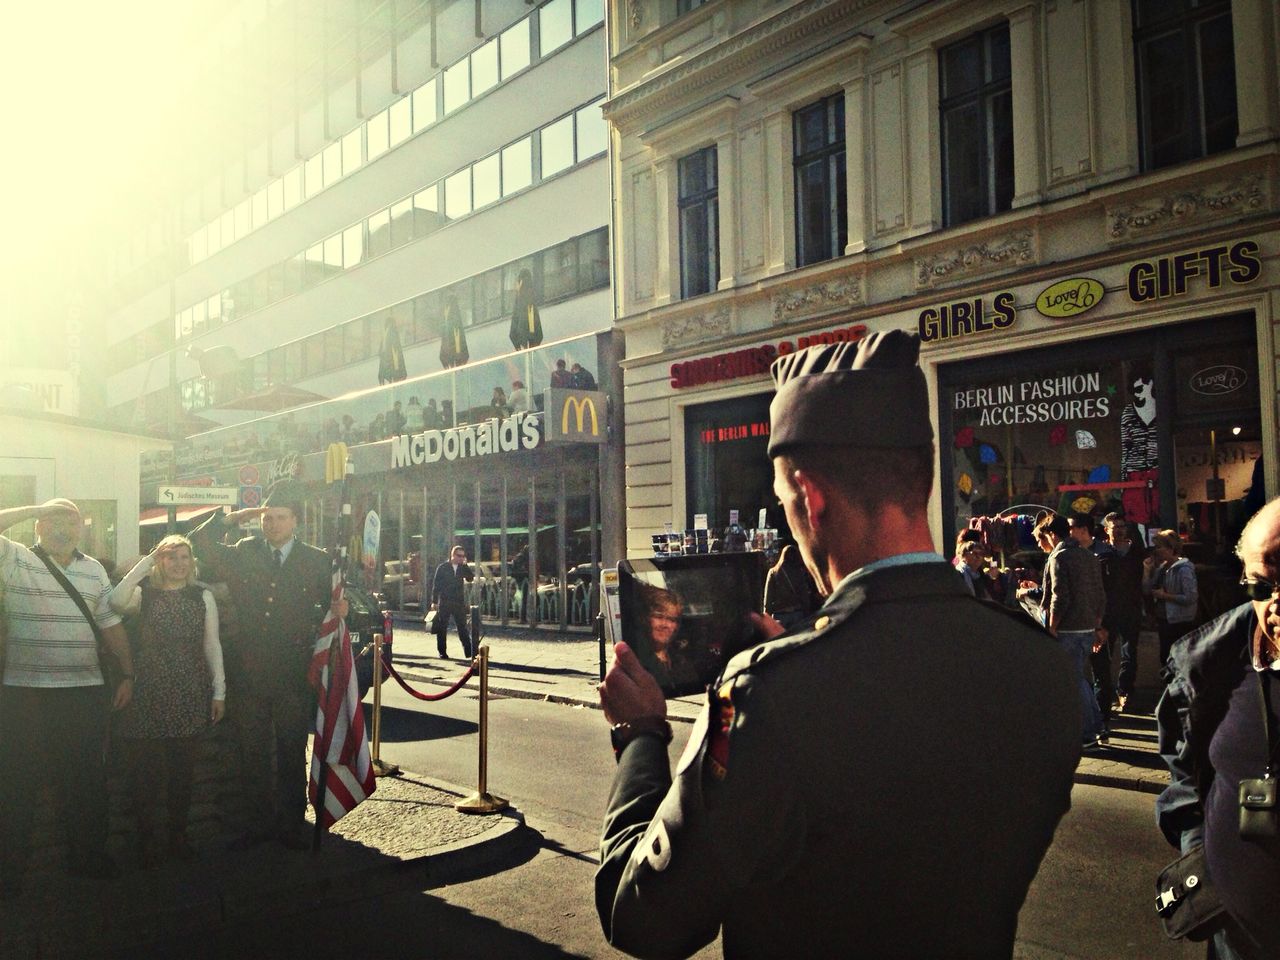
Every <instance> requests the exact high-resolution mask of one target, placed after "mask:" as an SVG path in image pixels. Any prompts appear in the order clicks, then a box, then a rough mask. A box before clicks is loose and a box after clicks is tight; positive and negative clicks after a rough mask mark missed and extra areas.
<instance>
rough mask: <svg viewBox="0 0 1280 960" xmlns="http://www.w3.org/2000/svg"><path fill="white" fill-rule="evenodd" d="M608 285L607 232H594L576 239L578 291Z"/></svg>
mask: <svg viewBox="0 0 1280 960" xmlns="http://www.w3.org/2000/svg"><path fill="white" fill-rule="evenodd" d="M608 285H609V231H608V230H596V231H594V232H592V233H588V234H587V235H586V236H585V237H579V238H578V289H579V290H595V289H597V288H598V287H607V286H608Z"/></svg>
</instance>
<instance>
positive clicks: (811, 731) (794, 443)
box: [596, 331, 1080, 960]
mask: <svg viewBox="0 0 1280 960" xmlns="http://www.w3.org/2000/svg"><path fill="white" fill-rule="evenodd" d="M918 353H919V340H918V339H917V338H915V337H913V336H908V335H907V334H905V333H903V332H901V331H891V332H888V333H883V334H882V333H876V334H872V335H871V336H869V337H867V338H865V339H864V340H862V341H860V342H857V343H839V344H829V345H822V346H818V347H810V348H807V349H805V350H802V351H799V352H797V353H793V354H789V355H787V356H785V357H781V358H779V359H778V360H776V361H775V362H774V365H773V378H774V382H775V384H776V385H777V395H776V396H775V398H774V400H773V403H772V406H771V408H770V435H769V446H768V453H769V456H770V457H772V458H773V466H774V491H775V492H776V494H777V495H778V497H779V499H780V500H781V502H782V506H783V510H784V512H785V514H786V518H787V522H788V525H789V527H790V529H791V531H792V533H793V535H794V536H795V539H796V542H797V544H798V545H799V550H800V554H801V556H802V557H803V559H804V563H805V566H806V567H807V568H808V570H809V571H810V572H811V573H812V574H813V575H814V578H815V580H816V582H817V584H818V587H819V590H820V591H821V592H822V593H823V594H824V595H825V596H826V598H827V599H826V601H825V603H824V604H823V605H822V607H821V608H820V609H819V610H817V611H816V612H815V613H816V616H815V617H814V618H812V619H810V620H805V621H802V622H801V623H800V624H799V625H798V626H797V628H796V630H795V631H794V632H791V633H787V632H783V631H782V628H781V626H780V625H779V624H778V623H777V622H776V621H773V620H770V619H765V618H763V617H762V618H760V619H759V620H758V621H757V625H758V627H759V629H760V635H761V642H760V643H759V644H758V645H757V646H755V647H753V648H752V649H749V650H746V651H744V652H742V653H740V654H738V655H737V656H735V657H734V658H733V659H732V660H730V661H729V663H728V665H727V666H726V667H725V668H724V670H723V671H722V672H721V674H720V676H719V677H718V678H717V679H716V681H715V682H714V683H713V684H712V685H711V687H710V688H709V694H708V697H707V703H706V705H705V706H704V707H703V709H702V713H701V715H700V716H699V718H698V721H697V724H696V725H695V727H694V731H693V734H692V736H691V737H690V740H689V746H688V749H687V750H686V751H685V754H684V756H683V758H682V759H681V760H680V762H679V763H678V764H677V767H676V770H677V772H676V777H675V781H674V783H673V781H672V777H671V771H670V767H669V761H668V757H667V744H668V743H669V742H670V740H671V730H670V727H669V725H668V724H667V722H666V720H665V714H666V702H665V700H664V699H663V696H662V692H661V690H660V689H659V687H658V684H657V682H656V681H655V680H654V678H653V676H652V675H650V674H649V673H648V672H647V671H646V670H645V669H644V668H643V666H641V664H640V661H639V660H638V658H637V656H636V654H635V653H634V652H633V651H632V650H631V648H630V647H629V646H628V645H627V644H626V643H625V642H619V643H617V644H616V645H615V648H614V649H615V653H616V656H615V661H614V664H613V666H612V667H611V668H610V670H609V672H608V674H607V675H606V677H605V679H604V682H603V683H602V684H601V685H600V701H601V705H602V706H603V708H604V716H605V718H606V720H607V721H608V722H609V723H611V724H613V729H612V731H611V735H612V740H613V746H614V751H615V755H616V757H617V759H618V769H617V774H616V776H615V779H614V784H613V790H612V793H611V795H610V798H609V802H608V809H607V811H606V813H605V819H604V829H603V835H602V836H603V839H602V841H601V850H600V868H599V870H598V872H597V874H596V908H597V912H598V913H599V916H600V921H601V924H602V927H603V929H604V932H605V935H606V937H607V938H608V940H609V942H610V943H611V944H613V945H614V946H615V947H618V948H619V949H622V950H625V951H627V952H629V953H633V954H635V955H637V956H662V957H686V956H689V955H690V954H692V953H694V952H695V951H697V950H698V949H699V948H701V947H702V946H703V945H704V944H706V943H708V942H710V941H711V940H712V939H713V938H714V937H715V936H716V934H717V933H718V932H719V933H721V934H722V938H723V946H724V955H725V956H726V957H728V958H731V960H732V958H735V957H745V956H752V957H858V956H867V957H872V956H877V957H878V956H883V955H885V954H886V953H889V954H892V955H893V956H896V957H922V958H923V957H979V956H980V957H1006V958H1007V957H1010V956H1011V955H1012V953H1013V942H1014V933H1015V931H1016V929H1017V919H1018V910H1019V908H1020V906H1021V905H1022V902H1023V900H1024V898H1025V897H1026V894H1027V888H1028V887H1029V886H1030V883H1031V880H1032V878H1033V877H1034V876H1035V873H1036V869H1037V867H1038V866H1039V864H1040V860H1041V858H1042V857H1043V856H1044V853H1045V851H1046V850H1047V849H1048V846H1049V843H1050V841H1051V839H1052V837H1053V832H1054V828H1055V826H1056V825H1057V823H1058V821H1059V819H1060V818H1061V817H1062V815H1063V814H1064V813H1065V812H1066V810H1067V808H1068V806H1069V805H1070V793H1071V783H1072V774H1073V772H1074V770H1075V766H1076V762H1077V760H1078V759H1079V755H1080V717H1079V707H1078V705H1077V699H1076V694H1075V687H1074V686H1073V683H1072V675H1071V667H1070V664H1069V663H1068V661H1067V659H1066V657H1064V655H1063V654H1062V652H1061V651H1060V650H1058V649H1056V648H1055V646H1054V644H1053V643H1052V642H1051V641H1050V640H1049V638H1047V637H1046V636H1045V635H1044V632H1043V631H1042V630H1039V629H1037V628H1036V627H1034V626H1032V625H1029V624H1025V623H1024V622H1022V621H1021V620H1020V619H1015V618H1014V617H1012V616H1010V615H1008V614H1007V613H1005V612H1004V611H1003V610H1001V609H999V608H997V607H994V606H991V605H989V604H982V603H974V602H973V599H972V598H971V597H970V596H969V593H968V591H967V590H966V589H965V587H964V584H963V583H962V582H961V579H960V577H958V576H957V575H956V572H955V570H954V569H953V568H952V567H951V566H950V564H949V563H948V562H947V560H946V559H945V558H943V557H942V556H940V555H938V554H937V553H936V552H935V549H934V545H933V540H932V537H931V534H930V531H929V514H928V503H929V491H930V486H931V484H932V479H933V463H934V447H933V430H932V427H931V425H930V417H929V394H928V388H927V385H926V383H925V378H924V374H923V373H922V372H921V371H920V369H919V367H918V366H917V363H916V361H917V356H918ZM890 401H891V402H890ZM832 424H839V429H832Z"/></svg>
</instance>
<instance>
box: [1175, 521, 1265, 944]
mask: <svg viewBox="0 0 1280 960" xmlns="http://www.w3.org/2000/svg"><path fill="white" fill-rule="evenodd" d="M1236 554H1237V555H1238V556H1239V558H1240V560H1241V562H1242V564H1243V565H1244V571H1243V572H1244V576H1243V579H1242V580H1241V585H1242V586H1243V588H1244V591H1245V595H1246V597H1247V598H1248V599H1247V600H1246V602H1245V603H1242V604H1241V605H1240V606H1238V607H1236V608H1235V609H1234V610H1231V611H1228V612H1227V613H1225V614H1223V615H1222V616H1220V617H1218V618H1217V619H1216V620H1212V621H1210V622H1209V623H1207V624H1205V625H1204V626H1203V627H1200V628H1199V629H1198V630H1195V631H1193V632H1191V633H1189V634H1188V635H1186V636H1185V637H1182V638H1181V639H1179V640H1177V641H1175V642H1174V643H1173V646H1172V650H1171V653H1170V657H1169V666H1170V668H1171V670H1172V679H1171V681H1170V683H1169V686H1168V688H1167V689H1166V690H1165V692H1164V695H1163V696H1162V697H1161V698H1160V703H1159V705H1158V706H1157V708H1156V719H1157V722H1158V724H1159V731H1160V752H1161V754H1162V755H1164V758H1165V761H1166V762H1167V763H1168V764H1169V770H1170V780H1169V786H1168V788H1166V789H1165V791H1164V793H1162V794H1161V795H1160V798H1159V799H1158V800H1157V802H1156V817H1157V821H1158V823H1159V825H1160V828H1161V830H1162V831H1163V832H1164V835H1165V838H1166V839H1167V840H1168V841H1169V842H1170V843H1171V844H1173V845H1174V846H1175V847H1178V848H1179V849H1181V850H1182V851H1184V852H1185V851H1188V850H1190V849H1192V848H1193V847H1195V846H1197V845H1199V844H1203V845H1204V853H1205V861H1206V864H1207V867H1208V869H1207V874H1208V881H1209V883H1210V884H1212V885H1213V887H1214V888H1216V889H1217V891H1218V893H1219V894H1220V896H1221V898H1222V902H1223V904H1224V905H1225V906H1226V909H1227V914H1226V915H1225V922H1224V926H1223V929H1221V930H1220V931H1218V932H1217V933H1216V934H1215V935H1214V948H1215V950H1216V955H1217V956H1218V957H1219V958H1220V960H1262V958H1274V957H1277V956H1280V909H1278V908H1277V905H1276V891H1277V890H1280V823H1277V809H1276V806H1275V803H1274V796H1275V793H1274V784H1275V776H1276V772H1277V766H1280V586H1278V582H1280V499H1276V500H1272V501H1271V502H1270V503H1269V504H1267V505H1266V506H1265V507H1263V508H1262V509H1261V510H1260V511H1259V512H1258V513H1257V514H1256V515H1255V516H1254V517H1253V519H1252V520H1250V521H1249V523H1248V524H1247V525H1246V526H1245V529H1244V532H1243V534H1242V535H1241V537H1240V543H1239V545H1238V546H1237V547H1236ZM1268 780H1269V781H1270V782H1271V787H1270V793H1271V796H1272V798H1273V800H1272V803H1271V804H1270V805H1269V806H1268V804H1267V803H1266V801H1265V799H1264V798H1265V795H1266V794H1267V793H1268V790H1267V789H1266V788H1265V786H1264V787H1263V788H1261V789H1253V787H1255V786H1258V785H1264V784H1265V782H1266V781H1268ZM1246 785H1248V786H1249V789H1244V787H1245V786H1246ZM1260 798H1261V799H1262V802H1261V803H1259V802H1257V801H1258V800H1259V799H1260Z"/></svg>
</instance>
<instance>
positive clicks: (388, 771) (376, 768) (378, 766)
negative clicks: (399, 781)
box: [371, 760, 400, 777]
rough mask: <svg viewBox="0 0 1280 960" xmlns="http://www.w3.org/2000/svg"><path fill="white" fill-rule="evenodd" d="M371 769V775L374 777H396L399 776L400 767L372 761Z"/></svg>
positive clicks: (381, 761) (383, 761)
mask: <svg viewBox="0 0 1280 960" xmlns="http://www.w3.org/2000/svg"><path fill="white" fill-rule="evenodd" d="M371 765H372V767H373V775H374V776H375V777H398V776H400V765H399V764H396V763H387V762H386V761H385V760H374V761H372V763H371Z"/></svg>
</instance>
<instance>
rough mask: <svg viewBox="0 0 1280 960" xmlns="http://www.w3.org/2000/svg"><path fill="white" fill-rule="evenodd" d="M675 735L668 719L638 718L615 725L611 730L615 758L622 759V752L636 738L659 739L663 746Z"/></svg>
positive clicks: (610, 737) (610, 735)
mask: <svg viewBox="0 0 1280 960" xmlns="http://www.w3.org/2000/svg"><path fill="white" fill-rule="evenodd" d="M672 736H673V734H672V732H671V724H670V723H668V722H667V719H666V717H637V718H636V719H635V720H628V721H626V722H625V723H615V724H614V725H613V726H612V727H610V728H609V739H610V741H612V743H613V757H614V759H615V760H617V759H621V757H622V751H623V750H624V749H626V746H627V744H628V743H630V742H631V741H632V740H634V739H635V738H636V737H659V738H661V740H662V742H663V744H668V743H670V742H671V738H672Z"/></svg>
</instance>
